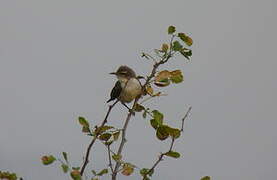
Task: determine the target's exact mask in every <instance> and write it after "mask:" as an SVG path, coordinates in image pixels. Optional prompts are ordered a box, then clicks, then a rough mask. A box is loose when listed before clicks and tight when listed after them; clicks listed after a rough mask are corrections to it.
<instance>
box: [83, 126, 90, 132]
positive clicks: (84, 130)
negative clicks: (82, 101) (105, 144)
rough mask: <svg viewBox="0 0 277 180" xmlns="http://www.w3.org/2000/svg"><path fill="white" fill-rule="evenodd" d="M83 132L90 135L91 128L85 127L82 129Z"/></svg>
mask: <svg viewBox="0 0 277 180" xmlns="http://www.w3.org/2000/svg"><path fill="white" fill-rule="evenodd" d="M82 132H84V133H89V132H90V129H89V127H87V126H83V128H82Z"/></svg>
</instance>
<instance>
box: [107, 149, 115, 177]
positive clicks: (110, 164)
mask: <svg viewBox="0 0 277 180" xmlns="http://www.w3.org/2000/svg"><path fill="white" fill-rule="evenodd" d="M107 148H108V157H109V167H110V169H111V171H112V173H113V172H114V171H113V164H112V158H111V148H110V145H107Z"/></svg>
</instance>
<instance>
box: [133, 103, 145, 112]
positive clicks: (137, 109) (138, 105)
mask: <svg viewBox="0 0 277 180" xmlns="http://www.w3.org/2000/svg"><path fill="white" fill-rule="evenodd" d="M144 109H145V108H144V107H143V106H142V105H140V104H138V103H137V104H136V105H135V107H134V110H135V111H136V112H141V111H142V110H144Z"/></svg>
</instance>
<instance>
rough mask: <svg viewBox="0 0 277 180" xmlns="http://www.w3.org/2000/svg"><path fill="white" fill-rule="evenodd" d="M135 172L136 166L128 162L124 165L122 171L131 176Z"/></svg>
mask: <svg viewBox="0 0 277 180" xmlns="http://www.w3.org/2000/svg"><path fill="white" fill-rule="evenodd" d="M133 172H134V167H133V166H132V165H130V164H128V163H126V164H124V165H123V169H122V171H121V173H122V174H123V175H125V176H130V175H131V174H132V173H133Z"/></svg>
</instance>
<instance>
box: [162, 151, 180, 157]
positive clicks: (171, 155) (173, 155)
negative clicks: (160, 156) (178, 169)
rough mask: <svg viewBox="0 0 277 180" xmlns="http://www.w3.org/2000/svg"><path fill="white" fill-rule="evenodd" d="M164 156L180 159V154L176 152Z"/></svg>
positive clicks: (169, 152)
mask: <svg viewBox="0 0 277 180" xmlns="http://www.w3.org/2000/svg"><path fill="white" fill-rule="evenodd" d="M164 155H166V156H169V157H173V158H179V157H180V154H179V153H178V152H175V151H168V152H167V153H165V154H164Z"/></svg>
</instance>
